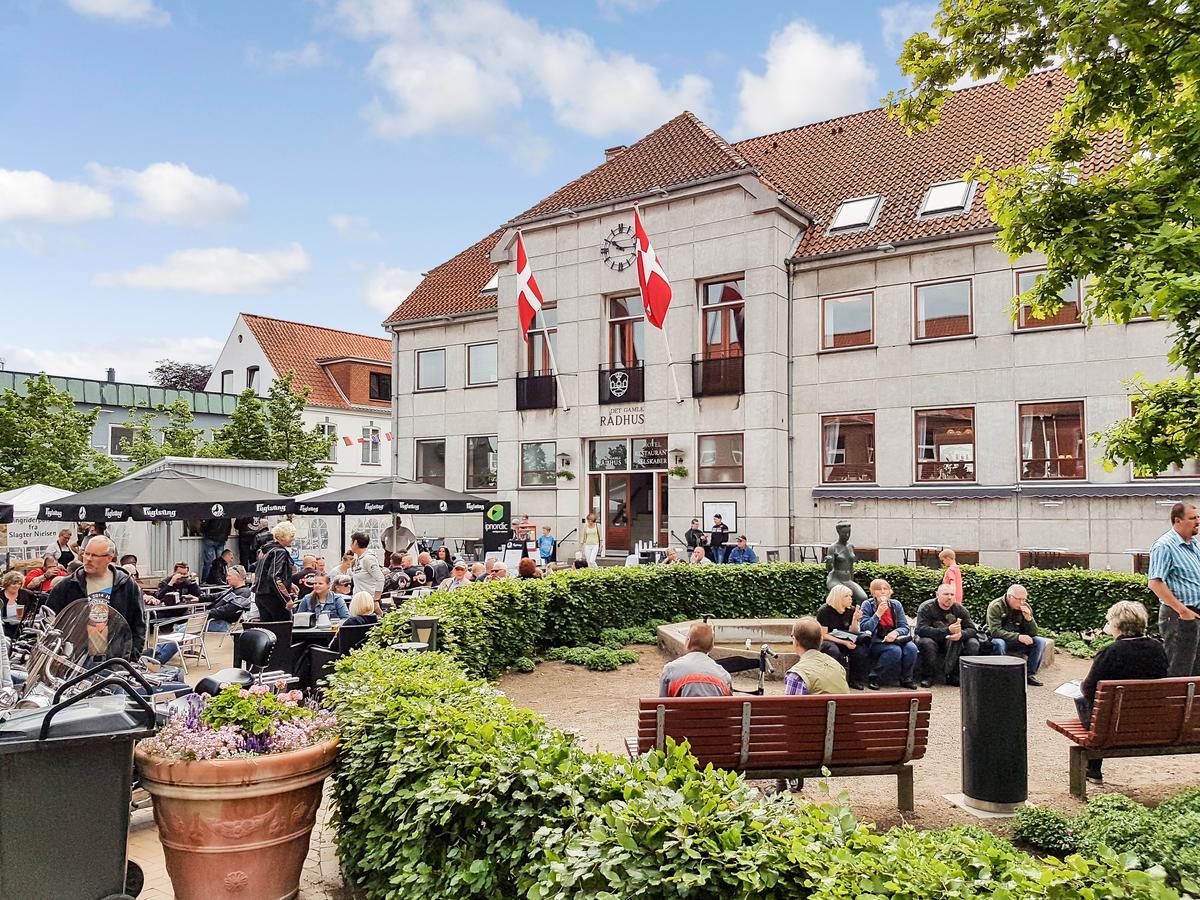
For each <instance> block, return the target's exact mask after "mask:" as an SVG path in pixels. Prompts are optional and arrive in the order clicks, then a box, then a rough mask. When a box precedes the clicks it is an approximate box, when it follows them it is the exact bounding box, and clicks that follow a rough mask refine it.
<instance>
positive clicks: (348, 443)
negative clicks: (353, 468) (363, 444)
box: [342, 434, 354, 447]
mask: <svg viewBox="0 0 1200 900" xmlns="http://www.w3.org/2000/svg"><path fill="white" fill-rule="evenodd" d="M342 440H343V441H345V442H346V446H347V447H353V446H354V441H352V440H350V438H348V437H346V435H344V434H343V435H342Z"/></svg>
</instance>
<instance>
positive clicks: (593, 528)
mask: <svg viewBox="0 0 1200 900" xmlns="http://www.w3.org/2000/svg"><path fill="white" fill-rule="evenodd" d="M580 541H581V543H582V544H583V555H584V558H585V559H587V564H588V568H589V569H594V568H596V556H597V555H598V554H599V553H600V526H599V525H597V524H596V514H595V513H594V512H590V513H588V514H587V521H586V522H584V525H583V534H582V536H581V537H580Z"/></svg>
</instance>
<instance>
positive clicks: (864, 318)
mask: <svg viewBox="0 0 1200 900" xmlns="http://www.w3.org/2000/svg"><path fill="white" fill-rule="evenodd" d="M873 343H875V295H874V294H872V293H870V292H868V293H865V294H846V295H844V296H841V297H826V298H824V299H823V300H822V301H821V349H822V350H840V349H842V348H843V347H867V346H870V345H871V344H873Z"/></svg>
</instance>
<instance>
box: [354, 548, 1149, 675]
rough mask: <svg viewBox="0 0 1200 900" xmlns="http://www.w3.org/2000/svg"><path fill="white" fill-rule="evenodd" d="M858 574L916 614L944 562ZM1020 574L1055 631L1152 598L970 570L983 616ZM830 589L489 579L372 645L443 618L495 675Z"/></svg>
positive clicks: (1079, 578)
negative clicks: (527, 660)
mask: <svg viewBox="0 0 1200 900" xmlns="http://www.w3.org/2000/svg"><path fill="white" fill-rule="evenodd" d="M854 577H855V579H856V580H857V581H858V582H859V583H860V584H862V585H864V586H868V585H869V584H870V582H871V579H872V578H877V577H878V578H886V579H887V580H888V581H889V582H891V584H892V587H893V589H894V590H895V594H896V596H897V597H898V598H899V599H900V600H901V601H902V602H903V603H904V605H905V608H906V609H908V610H909V611H910V612H915V611H916V607H917V606H918V605H919V604H920V603H921V601H923V600H925V599H927V598H929V597H932V596H933V594H934V592H935V590H936V589H937V586H938V584H940V583H941V577H942V576H941V573H940V572H939V571H938V570H936V569H918V568H909V567H907V566H881V565H877V564H874V563H860V564H859V565H857V566H856V567H855V571H854ZM1017 581H1019V582H1021V583H1022V584H1024V585H1025V586H1026V587H1027V588H1028V589H1029V597H1030V601H1031V603H1032V604H1033V607H1034V611H1035V612H1036V614H1037V619H1038V624H1039V625H1040V626H1041V627H1042V628H1045V629H1051V630H1063V631H1071V630H1074V631H1076V632H1078V631H1081V630H1084V629H1089V628H1095V627H1098V626H1099V625H1101V624H1102V623H1103V621H1104V612H1105V611H1106V610H1107V609H1108V607H1109V606H1111V605H1112V604H1113V603H1115V602H1116V601H1118V600H1137V601H1141V602H1143V603H1150V602H1151V601H1152V599H1153V598H1152V595H1151V594H1150V593H1149V591H1148V590H1147V588H1146V579H1145V578H1144V577H1143V576H1141V575H1128V574H1122V573H1118V572H1090V571H1087V570H1084V569H1068V570H1057V571H1040V570H1037V569H1026V570H1024V571H1021V572H1017V571H1008V570H1000V569H988V568H984V567H982V566H963V588H964V594H965V599H966V604H967V607H968V608H969V609H970V610H971V613H972V615H974V616H975V617H976V618H977V619H978V620H980V621H982V620H983V617H984V613H985V610H986V607H987V604H988V602H989V601H990V600H992V599H993V598H995V597H999V596H1001V595H1002V594H1003V593H1004V592H1005V591H1006V590H1007V589H1008V587H1009V585H1011V584H1013V583H1015V582H1017ZM825 594H826V590H825V567H824V566H822V565H814V564H810V563H759V564H756V565H748V566H636V567H631V568H624V567H616V566H611V567H606V568H599V569H581V570H572V571H568V572H560V573H558V574H555V575H552V576H548V577H546V578H536V579H534V578H530V579H525V580H518V579H511V580H505V581H489V582H481V583H478V584H472V585H469V586H467V587H464V588H461V589H459V590H457V591H449V592H443V591H437V592H434V593H433V594H430V595H427V596H425V597H418V598H415V599H413V600H409V601H407V602H406V603H405V604H404V605H403V606H402V607H401V609H400V611H399V613H397V614H393V615H391V616H388V617H387V618H385V620H384V622H383V624H382V625H381V626H380V628H377V629H375V633H374V634H373V636H372V641H373V642H374V643H376V644H379V645H382V644H387V643H394V642H397V641H400V640H405V639H407V638H408V626H407V620H408V617H409V616H412V615H436V616H439V617H440V618H441V640H442V644H443V648H444V649H446V650H448V651H449V652H451V653H453V654H454V655H455V656H456V657H457V658H458V659H459V660H460V661H461V662H462V663H463V665H464V666H466V667H467V669H468V671H470V672H471V673H472V674H476V675H484V676H494V675H496V674H498V673H500V672H502V671H505V670H506V669H509V668H511V667H512V665H513V663H514V661H515V660H516V659H518V658H519V657H521V656H529V655H531V653H534V652H536V650H537V649H538V648H545V647H579V646H583V645H585V644H589V643H593V642H600V643H603V644H605V645H607V646H609V647H611V648H612V649H617V644H616V643H615V642H616V641H618V640H620V641H621V642H622V643H621V644H620V646H624V645H625V644H626V643H632V642H634V641H641V640H645V641H646V642H647V643H655V636H654V635H653V629H652V628H650V627H648V626H647V623H652V622H659V623H661V622H667V621H681V620H686V619H694V618H699V617H701V616H703V615H705V614H711V615H714V616H717V617H720V618H790V617H794V616H801V615H810V614H812V613H815V612H816V611H817V609H819V608H820V606H821V604H822V603H823V602H824V599H825ZM643 629H644V630H643ZM635 631H636V632H638V634H637V635H636V636H635V635H634V634H633V632H635ZM618 632H624V634H618Z"/></svg>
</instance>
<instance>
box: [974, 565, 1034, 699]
mask: <svg viewBox="0 0 1200 900" xmlns="http://www.w3.org/2000/svg"><path fill="white" fill-rule="evenodd" d="M987 630H988V634H989V635H990V636H991V639H992V647H993V648H995V652H996V653H998V654H1000V655H1001V656H1003V655H1004V654H1006V653H1010V654H1012V655H1014V656H1024V657H1025V675H1026V678H1025V681H1026V682H1027V683H1029V684H1031V685H1033V686H1034V687H1041V686H1042V682H1041V681H1039V680H1038V678H1037V671H1038V669H1039V668H1041V665H1042V655H1043V654H1044V653H1045V652H1046V639H1045V638H1043V637H1038V633H1037V631H1038V628H1037V622H1036V621H1034V618H1033V610H1032V609H1030V608H1029V592H1028V591H1027V590H1025V586H1024V585H1020V584H1014V585H1012V586H1011V587H1010V588H1009V589H1008V590H1007V591H1006V592H1005V594H1004V596H1003V597H997V598H996V599H995V600H993V601H992V602H991V603H989V604H988V608H987Z"/></svg>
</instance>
